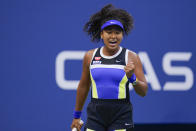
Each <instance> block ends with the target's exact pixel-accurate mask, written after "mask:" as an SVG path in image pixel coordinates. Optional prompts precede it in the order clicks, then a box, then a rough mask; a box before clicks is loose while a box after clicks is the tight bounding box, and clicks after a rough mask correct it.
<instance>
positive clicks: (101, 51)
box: [100, 46, 122, 59]
mask: <svg viewBox="0 0 196 131" xmlns="http://www.w3.org/2000/svg"><path fill="white" fill-rule="evenodd" d="M121 51H122V47H121V46H120V49H119V50H118V52H117V53H116V54H114V55H112V56H106V55H104V54H103V46H102V47H101V50H100V55H101V56H102V57H103V58H106V59H112V58H115V57H116V56H118V55H119V54H120V53H121Z"/></svg>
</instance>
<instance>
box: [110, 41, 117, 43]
mask: <svg viewBox="0 0 196 131" xmlns="http://www.w3.org/2000/svg"><path fill="white" fill-rule="evenodd" d="M109 43H110V44H116V43H117V41H110V42H109Z"/></svg>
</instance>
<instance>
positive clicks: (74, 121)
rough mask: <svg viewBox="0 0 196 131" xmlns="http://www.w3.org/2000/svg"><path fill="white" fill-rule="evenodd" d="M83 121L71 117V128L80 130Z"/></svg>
mask: <svg viewBox="0 0 196 131" xmlns="http://www.w3.org/2000/svg"><path fill="white" fill-rule="evenodd" d="M82 125H83V123H81V122H80V119H73V121H72V124H71V129H73V128H74V127H75V128H77V131H80V129H81V128H82Z"/></svg>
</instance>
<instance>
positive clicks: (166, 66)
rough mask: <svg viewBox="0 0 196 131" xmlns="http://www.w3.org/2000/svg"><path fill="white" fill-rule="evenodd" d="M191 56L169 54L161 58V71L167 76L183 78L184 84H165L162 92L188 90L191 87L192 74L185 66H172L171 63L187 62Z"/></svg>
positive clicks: (188, 54) (187, 53) (179, 53)
mask: <svg viewBox="0 0 196 131" xmlns="http://www.w3.org/2000/svg"><path fill="white" fill-rule="evenodd" d="M191 56H192V53H191V52H186V53H182V52H169V53H166V54H165V55H164V57H163V70H164V71H165V73H167V74H168V75H177V76H182V75H183V76H184V77H185V81H184V82H166V83H165V85H164V88H163V90H170V91H171V90H173V91H175V90H178V91H180V90H181V91H185V90H190V89H191V88H192V86H193V72H192V70H191V69H190V68H188V67H185V66H172V65H171V62H172V61H189V60H190V58H191Z"/></svg>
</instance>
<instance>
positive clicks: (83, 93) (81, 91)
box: [75, 86, 89, 111]
mask: <svg viewBox="0 0 196 131" xmlns="http://www.w3.org/2000/svg"><path fill="white" fill-rule="evenodd" d="M88 91H89V87H82V86H79V87H78V89H77V96H76V106H75V110H76V111H81V110H82V108H83V105H84V103H85V100H86V97H87V96H88Z"/></svg>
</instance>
